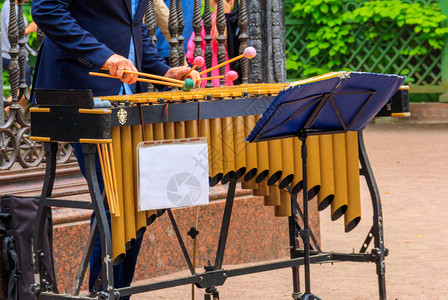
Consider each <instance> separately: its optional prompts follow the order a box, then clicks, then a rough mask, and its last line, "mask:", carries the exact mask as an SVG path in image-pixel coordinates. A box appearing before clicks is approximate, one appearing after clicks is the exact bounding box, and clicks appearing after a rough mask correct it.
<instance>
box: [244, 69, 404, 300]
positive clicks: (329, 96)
mask: <svg viewBox="0 0 448 300" xmlns="http://www.w3.org/2000/svg"><path fill="white" fill-rule="evenodd" d="M404 79H405V78H404V77H402V76H397V75H383V74H372V73H359V72H334V73H329V74H325V75H322V76H319V77H315V78H310V79H308V80H304V81H299V82H297V83H293V84H291V86H289V87H287V88H285V89H284V90H283V91H281V92H280V93H279V94H278V96H277V97H276V98H275V99H274V101H272V103H271V105H270V106H269V107H268V108H267V109H266V111H265V112H264V113H263V116H262V117H261V118H260V119H259V121H258V122H257V124H255V127H254V129H253V130H252V132H251V133H250V134H249V136H248V137H247V138H246V141H249V142H261V141H267V140H274V139H282V138H289V137H298V138H299V139H300V141H301V142H302V148H301V154H302V171H303V229H302V230H300V231H299V234H300V236H301V238H302V240H303V245H304V267H305V293H304V294H302V295H296V296H297V297H298V298H297V299H301V300H314V299H316V300H320V298H319V297H317V296H315V295H313V294H312V293H311V284H310V227H309V223H308V186H307V162H306V160H307V146H306V139H307V137H308V135H321V134H333V133H343V132H347V131H360V130H362V129H364V127H365V126H366V125H367V124H368V123H369V121H370V120H371V119H372V118H373V117H374V116H375V115H376V114H377V113H378V111H380V109H381V108H382V107H383V106H384V104H385V103H386V102H387V101H388V100H389V99H390V97H391V96H392V95H393V94H394V93H395V92H396V91H397V90H398V88H399V87H400V85H401V84H403V82H404ZM291 201H295V200H293V199H291ZM291 207H294V203H292V204H291ZM296 276H298V275H296ZM294 280H296V279H295V278H294ZM295 292H296V291H295Z"/></svg>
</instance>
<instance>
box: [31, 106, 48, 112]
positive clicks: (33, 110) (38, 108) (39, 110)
mask: <svg viewBox="0 0 448 300" xmlns="http://www.w3.org/2000/svg"><path fill="white" fill-rule="evenodd" d="M30 112H35V113H49V112H50V108H49V107H30Z"/></svg>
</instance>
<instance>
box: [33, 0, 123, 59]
mask: <svg viewBox="0 0 448 300" xmlns="http://www.w3.org/2000/svg"><path fill="white" fill-rule="evenodd" d="M70 2H71V0H34V1H33V2H32V16H33V20H34V21H35V22H36V24H37V25H38V26H39V28H40V29H42V31H43V32H44V33H45V34H46V35H47V36H48V37H49V38H50V39H51V40H52V41H53V42H54V43H55V44H56V45H57V46H58V47H60V48H61V49H62V50H63V51H64V52H66V53H68V54H69V55H70V56H73V58H76V59H78V60H79V61H80V62H83V61H84V62H87V64H86V65H89V64H91V65H93V66H98V67H101V66H102V65H103V64H104V63H105V62H106V60H107V59H108V58H109V57H111V56H112V55H113V54H114V52H113V51H112V50H111V49H109V48H108V47H107V46H106V45H105V44H103V43H101V42H99V41H98V40H97V39H96V38H95V37H94V36H93V35H92V34H91V33H89V32H88V31H86V30H84V29H83V28H82V27H81V26H79V24H78V22H77V21H76V19H75V18H73V16H72V15H71V13H70V11H69V8H70ZM84 64H85V63H84ZM90 67H92V66H90Z"/></svg>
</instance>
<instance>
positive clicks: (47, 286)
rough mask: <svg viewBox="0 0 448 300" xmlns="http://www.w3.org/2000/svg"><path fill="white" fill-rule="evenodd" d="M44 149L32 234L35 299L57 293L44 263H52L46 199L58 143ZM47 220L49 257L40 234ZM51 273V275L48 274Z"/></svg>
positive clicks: (52, 176) (54, 167)
mask: <svg viewBox="0 0 448 300" xmlns="http://www.w3.org/2000/svg"><path fill="white" fill-rule="evenodd" d="M44 149H45V151H46V159H47V161H46V162H47V163H46V170H45V175H46V176H45V178H44V185H43V187H42V194H41V196H40V201H39V207H38V209H37V214H36V222H37V228H36V230H35V231H34V233H33V241H34V242H33V248H34V251H33V252H34V261H35V264H34V265H35V270H34V273H35V275H38V277H39V283H38V284H37V283H36V284H33V285H32V286H31V290H32V292H33V293H34V294H35V296H36V298H40V297H39V294H40V292H46V291H51V292H53V293H59V292H58V289H57V286H56V282H55V275H54V272H51V271H50V270H52V269H51V268H48V266H47V263H46V261H50V263H51V264H52V265H54V263H53V245H52V236H53V233H52V232H53V228H52V216H51V207H50V206H48V205H47V203H46V199H47V198H49V197H51V194H52V192H53V185H54V180H55V177H56V154H57V151H58V143H45V144H44ZM46 219H48V220H49V225H50V228H49V230H50V251H51V253H50V256H51V257H48V258H47V257H46V256H45V252H44V239H43V238H44V236H43V235H42V234H41V233H42V232H44V228H45V220H46ZM50 272H51V274H50Z"/></svg>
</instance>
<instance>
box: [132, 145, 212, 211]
mask: <svg viewBox="0 0 448 300" xmlns="http://www.w3.org/2000/svg"><path fill="white" fill-rule="evenodd" d="M137 168H138V169H137V171H138V207H139V210H140V211H144V210H153V209H162V208H174V207H184V206H192V205H201V204H208V202H209V182H208V176H209V174H208V146H207V141H206V139H205V138H200V139H198V138H195V139H181V140H163V141H151V142H142V143H140V144H139V145H138V147H137Z"/></svg>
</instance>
